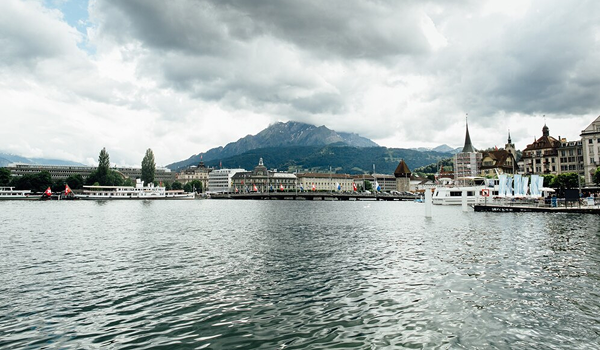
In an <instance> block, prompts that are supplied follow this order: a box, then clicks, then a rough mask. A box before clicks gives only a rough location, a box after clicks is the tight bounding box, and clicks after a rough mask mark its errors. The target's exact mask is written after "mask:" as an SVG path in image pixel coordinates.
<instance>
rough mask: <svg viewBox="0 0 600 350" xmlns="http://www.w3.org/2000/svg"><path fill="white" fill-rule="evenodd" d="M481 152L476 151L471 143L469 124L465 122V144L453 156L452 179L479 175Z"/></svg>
mask: <svg viewBox="0 0 600 350" xmlns="http://www.w3.org/2000/svg"><path fill="white" fill-rule="evenodd" d="M481 156H482V155H481V153H479V152H477V150H476V149H475V147H473V144H472V143H471V136H470V135H469V125H468V124H466V134H465V145H464V146H463V149H462V151H461V152H459V153H457V154H456V155H455V156H454V179H455V180H458V179H459V178H462V177H471V176H479V167H480V165H481Z"/></svg>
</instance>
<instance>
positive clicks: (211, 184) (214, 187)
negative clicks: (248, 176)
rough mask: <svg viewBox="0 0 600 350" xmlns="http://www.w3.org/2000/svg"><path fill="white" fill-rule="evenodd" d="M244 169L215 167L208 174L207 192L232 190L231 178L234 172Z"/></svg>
mask: <svg viewBox="0 0 600 350" xmlns="http://www.w3.org/2000/svg"><path fill="white" fill-rule="evenodd" d="M245 171H246V170H245V169H216V170H213V171H211V172H210V173H209V174H208V192H212V193H229V192H234V190H233V187H232V186H231V185H232V180H231V179H232V178H233V176H234V175H235V174H237V173H241V172H245Z"/></svg>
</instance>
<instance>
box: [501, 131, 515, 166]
mask: <svg viewBox="0 0 600 350" xmlns="http://www.w3.org/2000/svg"><path fill="white" fill-rule="evenodd" d="M504 149H505V150H506V151H508V152H510V154H512V155H513V158H515V160H516V159H517V149H516V148H515V144H514V143H512V140H511V139H510V130H508V142H507V143H506V145H504Z"/></svg>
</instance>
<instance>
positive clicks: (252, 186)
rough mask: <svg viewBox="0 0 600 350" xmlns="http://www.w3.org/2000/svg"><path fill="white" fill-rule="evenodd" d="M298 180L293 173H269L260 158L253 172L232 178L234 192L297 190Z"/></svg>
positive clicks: (239, 174)
mask: <svg viewBox="0 0 600 350" xmlns="http://www.w3.org/2000/svg"><path fill="white" fill-rule="evenodd" d="M296 183H297V178H296V175H294V174H291V173H283V172H276V171H269V170H268V169H267V167H266V166H265V165H264V163H263V159H262V158H260V160H259V161H258V165H257V166H256V167H255V168H254V170H252V171H241V172H237V173H235V174H234V175H233V176H232V177H231V187H232V188H231V191H232V192H236V190H237V192H268V191H280V190H281V188H283V190H284V191H295V190H296Z"/></svg>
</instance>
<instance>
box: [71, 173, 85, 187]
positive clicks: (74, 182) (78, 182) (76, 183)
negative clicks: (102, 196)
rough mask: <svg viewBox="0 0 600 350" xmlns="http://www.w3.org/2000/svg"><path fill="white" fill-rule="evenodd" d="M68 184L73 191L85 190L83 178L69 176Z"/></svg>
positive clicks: (77, 175)
mask: <svg viewBox="0 0 600 350" xmlns="http://www.w3.org/2000/svg"><path fill="white" fill-rule="evenodd" d="M66 183H67V185H69V187H70V188H71V189H72V190H79V189H82V188H83V184H84V183H85V182H84V181H83V176H81V175H79V174H75V175H71V176H69V177H68V178H67V180H66Z"/></svg>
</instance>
